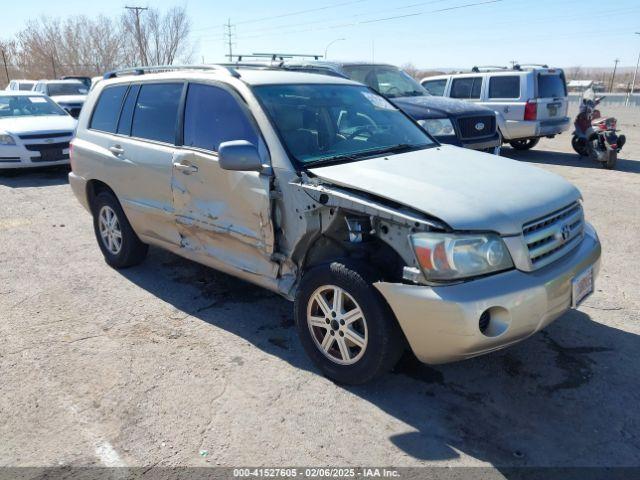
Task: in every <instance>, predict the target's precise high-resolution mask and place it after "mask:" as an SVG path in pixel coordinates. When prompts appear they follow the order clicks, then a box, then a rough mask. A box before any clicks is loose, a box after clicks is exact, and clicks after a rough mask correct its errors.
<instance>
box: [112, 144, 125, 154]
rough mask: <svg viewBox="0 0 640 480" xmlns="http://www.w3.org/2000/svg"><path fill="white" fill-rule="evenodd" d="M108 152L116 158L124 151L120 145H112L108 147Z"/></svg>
mask: <svg viewBox="0 0 640 480" xmlns="http://www.w3.org/2000/svg"><path fill="white" fill-rule="evenodd" d="M109 151H110V152H111V153H113V154H114V155H115V156H116V157H117V156H119V155H122V154H123V153H124V149H123V148H122V147H121V146H120V145H113V146H111V147H109Z"/></svg>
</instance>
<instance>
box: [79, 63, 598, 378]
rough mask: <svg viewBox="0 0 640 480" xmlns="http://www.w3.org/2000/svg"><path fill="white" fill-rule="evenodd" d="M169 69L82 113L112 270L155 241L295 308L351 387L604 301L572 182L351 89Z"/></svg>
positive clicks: (263, 73) (141, 72)
mask: <svg viewBox="0 0 640 480" xmlns="http://www.w3.org/2000/svg"><path fill="white" fill-rule="evenodd" d="M168 68H169V67H164V69H165V70H167V69H168ZM171 68H174V69H175V71H163V72H162V73H150V72H153V71H157V70H161V69H160V68H159V67H156V68H148V67H147V68H142V69H136V70H133V71H132V72H120V73H114V74H110V75H107V79H105V80H104V81H102V82H100V83H98V84H97V85H96V87H95V88H94V90H93V91H92V92H91V93H90V94H89V98H88V100H87V104H86V107H85V108H84V109H83V110H82V113H81V114H80V119H79V124H78V131H77V136H76V138H75V139H74V140H73V144H72V145H73V149H72V154H71V165H72V169H73V171H72V173H71V174H70V175H69V179H70V183H71V186H72V188H73V191H74V193H75V195H76V196H77V197H78V199H79V200H80V202H81V203H82V204H83V205H84V206H85V207H86V208H87V210H88V211H89V212H91V214H92V215H93V221H94V230H95V234H96V239H97V242H98V245H99V246H100V249H101V250H102V253H103V255H104V257H105V259H106V261H107V263H108V264H109V265H112V266H113V267H115V268H125V267H129V266H132V265H135V264H137V263H140V262H141V261H143V259H144V258H145V255H146V253H147V245H149V244H151V245H156V246H159V247H162V248H165V249H168V250H170V251H172V252H174V253H176V254H178V255H181V256H183V257H186V258H189V259H192V260H195V261H197V262H200V263H203V264H205V265H208V266H210V267H213V268H216V269H219V270H222V271H224V272H227V273H229V274H231V275H235V276H237V277H240V278H242V279H245V280H247V281H248V282H251V283H253V284H255V285H257V286H260V287H264V288H267V289H270V290H272V291H274V292H277V293H279V294H281V295H282V296H284V297H285V298H288V299H290V300H295V306H294V311H295V322H296V327H297V330H298V333H299V336H300V339H301V341H302V344H303V346H304V348H305V349H306V351H307V353H308V354H309V356H310V357H311V358H312V360H313V361H314V362H315V363H316V364H317V365H318V366H319V368H320V369H321V370H322V371H323V372H324V373H325V374H326V375H327V376H329V377H331V378H333V379H335V380H337V381H339V382H345V383H361V382H366V381H367V380H370V379H372V378H373V377H375V376H376V375H379V374H381V373H383V372H384V371H385V370H387V369H390V368H391V367H392V366H393V365H394V363H395V362H396V361H397V360H398V358H399V357H400V355H401V354H402V353H403V350H404V349H405V348H407V347H409V348H411V349H412V350H413V352H414V353H415V354H416V355H417V356H418V358H420V359H421V360H422V361H425V362H430V363H442V362H450V361H454V360H460V359H463V358H469V357H473V356H475V355H480V354H483V353H487V352H491V351H493V350H496V349H500V348H503V347H506V346H508V345H510V344H513V343H515V342H517V341H519V340H522V339H524V338H526V337H528V336H530V335H532V334H534V333H535V332H537V331H539V330H541V329H542V328H544V327H545V326H546V325H548V324H549V323H551V322H552V321H554V320H555V319H556V318H558V317H559V316H560V315H561V314H562V313H564V312H565V311H566V310H567V309H569V308H571V307H572V306H575V305H578V304H579V303H580V301H582V300H583V299H584V298H585V297H586V296H587V295H589V294H590V293H591V292H592V291H593V282H594V278H595V276H596V274H597V272H598V268H599V261H600V242H599V240H598V237H597V235H596V233H595V231H594V229H593V228H592V227H591V226H590V225H589V224H588V223H587V222H586V221H585V219H584V215H583V210H582V201H581V198H580V192H578V190H577V189H576V188H575V187H574V186H573V185H571V184H570V183H568V182H567V181H566V180H564V179H563V178H561V177H559V176H557V175H555V174H552V173H550V172H547V171H545V170H541V169H539V168H535V167H532V166H530V165H526V164H522V163H518V162H514V161H512V160H509V159H505V158H501V157H496V156H494V155H489V154H486V153H480V152H475V151H472V150H468V149H463V148H459V147H454V146H451V145H440V144H439V143H438V142H437V141H435V140H434V139H433V138H432V137H430V136H429V134H428V133H427V132H426V131H425V130H423V129H422V128H420V127H419V126H418V125H417V124H416V123H415V122H414V121H413V120H412V119H411V118H410V117H408V116H407V115H406V114H405V113H404V112H402V111H401V110H399V109H398V108H397V107H395V106H394V105H393V104H391V103H390V102H389V101H388V100H387V99H386V98H384V97H382V96H381V95H379V94H378V93H376V92H375V91H374V90H372V89H370V88H368V87H366V86H364V85H361V84H358V83H356V82H353V81H351V80H348V79H344V78H340V77H334V76H328V75H317V74H310V73H298V72H288V71H273V70H262V69H261V70H255V69H250V68H242V69H232V68H224V67H206V68H205V67H200V68H196V67H182V69H177V67H171ZM127 73H129V74H128V75H127ZM132 73H138V74H137V75H133V74H132ZM250 288H254V287H253V286H250V285H249V284H247V289H250ZM238 300H239V301H241V300H242V298H238ZM268 314H269V312H265V315H268Z"/></svg>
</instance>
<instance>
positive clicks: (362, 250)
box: [302, 235, 405, 282]
mask: <svg viewBox="0 0 640 480" xmlns="http://www.w3.org/2000/svg"><path fill="white" fill-rule="evenodd" d="M339 259H348V260H351V261H356V262H363V263H365V264H366V265H368V266H370V267H372V268H373V269H375V270H376V271H377V272H378V273H379V274H380V275H381V280H382V279H384V280H386V281H391V282H395V281H401V280H402V269H403V267H404V265H405V262H404V260H403V259H402V257H401V256H400V255H399V254H398V253H397V252H396V251H395V250H394V249H393V248H391V246H389V245H388V244H387V243H385V242H383V241H382V240H380V239H378V238H372V239H370V240H368V241H367V242H363V243H349V242H344V241H340V240H337V239H334V238H332V237H329V236H327V235H322V236H320V237H319V238H318V239H317V240H316V241H315V242H314V243H313V244H312V245H311V246H310V247H309V250H308V251H307V253H306V255H305V258H304V263H303V265H302V269H303V270H308V269H310V268H312V267H315V266H317V265H321V264H324V263H330V262H333V261H336V260H339Z"/></svg>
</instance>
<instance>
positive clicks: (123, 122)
mask: <svg viewBox="0 0 640 480" xmlns="http://www.w3.org/2000/svg"><path fill="white" fill-rule="evenodd" d="M139 91H140V85H131V88H130V89H129V93H128V94H127V98H126V99H125V100H124V104H123V105H122V113H121V114H120V121H119V122H118V132H117V133H119V134H121V135H131V121H132V120H133V110H134V108H135V106H136V100H137V99H138V92H139Z"/></svg>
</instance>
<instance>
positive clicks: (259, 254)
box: [171, 149, 278, 278]
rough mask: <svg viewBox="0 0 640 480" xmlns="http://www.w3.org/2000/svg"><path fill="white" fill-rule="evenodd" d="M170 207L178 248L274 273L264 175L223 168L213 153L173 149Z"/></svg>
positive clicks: (249, 270)
mask: <svg viewBox="0 0 640 480" xmlns="http://www.w3.org/2000/svg"><path fill="white" fill-rule="evenodd" d="M173 165H174V167H173V179H172V183H171V188H172V192H173V207H174V212H175V219H176V225H177V229H178V233H179V234H180V238H181V244H180V247H181V248H182V249H185V250H190V251H192V254H195V255H203V256H210V257H213V258H215V259H218V260H220V261H221V262H223V263H226V264H229V265H230V266H231V267H233V268H236V269H238V270H240V271H243V272H247V273H252V274H257V275H260V276H266V277H269V278H275V277H276V276H277V271H278V265H277V263H275V262H273V261H272V260H271V258H272V254H273V252H274V235H273V226H272V222H271V207H270V196H269V182H270V180H269V177H267V176H264V175H260V174H259V173H257V172H234V171H228V170H223V169H222V168H220V165H219V163H218V157H217V156H216V155H215V154H208V153H204V152H199V151H193V150H186V149H182V150H179V151H178V152H177V153H176V155H175V156H174V159H173Z"/></svg>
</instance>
